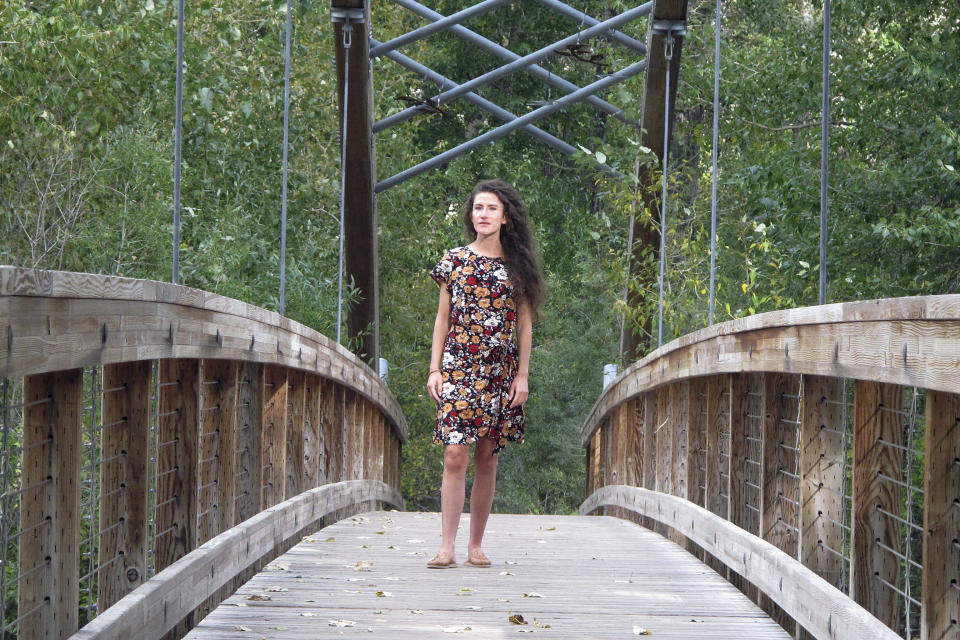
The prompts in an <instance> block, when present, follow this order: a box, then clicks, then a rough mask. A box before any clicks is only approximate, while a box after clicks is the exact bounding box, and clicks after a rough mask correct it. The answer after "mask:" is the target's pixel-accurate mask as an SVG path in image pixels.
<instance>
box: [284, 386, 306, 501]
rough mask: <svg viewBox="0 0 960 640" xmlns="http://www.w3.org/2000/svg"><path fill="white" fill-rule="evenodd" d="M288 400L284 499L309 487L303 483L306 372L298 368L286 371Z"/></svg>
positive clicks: (304, 470)
mask: <svg viewBox="0 0 960 640" xmlns="http://www.w3.org/2000/svg"><path fill="white" fill-rule="evenodd" d="M287 385H288V393H289V401H288V403H287V442H286V446H285V450H286V461H285V463H284V465H283V469H284V474H286V481H285V484H284V490H283V496H284V499H286V498H292V497H293V496H296V495H300V493H301V492H303V491H306V490H307V489H308V488H309V487H308V486H307V485H306V484H305V483H304V475H306V464H305V462H306V460H305V444H304V437H305V434H306V426H305V424H304V421H305V420H306V402H307V388H306V374H304V372H303V371H300V370H299V369H290V370H289V371H288V372H287Z"/></svg>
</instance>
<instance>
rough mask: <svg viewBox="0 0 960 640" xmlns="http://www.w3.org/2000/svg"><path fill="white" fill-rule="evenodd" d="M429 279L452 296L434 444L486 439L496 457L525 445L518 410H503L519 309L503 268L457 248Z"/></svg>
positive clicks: (515, 363) (514, 360)
mask: <svg viewBox="0 0 960 640" xmlns="http://www.w3.org/2000/svg"><path fill="white" fill-rule="evenodd" d="M430 275H431V277H432V278H433V279H434V280H436V282H437V284H438V285H440V286H441V287H445V288H446V289H447V291H449V292H450V331H449V333H448V334H447V337H446V339H445V340H444V343H443V358H442V360H441V363H440V372H441V374H442V376H443V388H442V390H441V394H440V398H441V402H440V404H439V405H438V406H437V424H436V427H435V428H434V432H433V440H434V442H437V443H440V444H471V443H474V442H477V441H478V440H480V439H481V438H490V439H492V440H494V442H496V448H495V449H494V453H498V452H499V451H500V450H501V449H503V447H504V446H505V445H506V444H507V442H523V407H522V406H518V407H514V408H512V409H511V408H510V407H509V404H510V385H511V384H512V383H513V378H514V376H515V375H516V373H517V366H518V350H517V345H516V342H515V341H514V335H513V334H514V330H515V328H516V324H517V323H516V317H517V309H516V303H515V301H514V297H513V283H512V282H511V281H510V276H509V274H508V272H507V267H506V264H504V262H503V260H501V259H500V258H492V257H488V256H483V255H480V254H478V253H476V252H475V251H473V250H472V249H470V248H469V247H457V248H455V249H451V250H449V251H447V253H446V254H445V255H444V256H443V258H442V259H441V260H440V262H438V263H437V266H436V267H434V268H433V271H432V272H431V273H430Z"/></svg>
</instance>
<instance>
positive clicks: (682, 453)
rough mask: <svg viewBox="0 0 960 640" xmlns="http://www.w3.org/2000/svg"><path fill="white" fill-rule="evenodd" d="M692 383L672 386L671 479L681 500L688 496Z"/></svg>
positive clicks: (686, 381) (673, 488) (673, 489)
mask: <svg viewBox="0 0 960 640" xmlns="http://www.w3.org/2000/svg"><path fill="white" fill-rule="evenodd" d="M689 395H690V381H689V380H682V381H680V382H676V383H674V384H672V385H670V424H669V425H668V426H669V427H670V477H671V483H672V487H671V493H672V494H673V495H675V496H679V497H681V498H686V497H687V496H688V495H689V494H688V487H687V472H688V469H689V467H690V459H689V439H690V421H689V416H688V415H687V405H688V398H689Z"/></svg>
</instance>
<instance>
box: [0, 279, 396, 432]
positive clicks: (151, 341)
mask: <svg viewBox="0 0 960 640" xmlns="http://www.w3.org/2000/svg"><path fill="white" fill-rule="evenodd" d="M0 316H3V317H5V318H4V319H5V321H6V322H5V324H6V325H7V326H6V334H5V335H4V336H2V339H0V377H16V376H24V375H33V374H38V373H46V372H49V371H58V370H64V369H72V368H76V367H83V366H90V365H93V364H101V365H102V364H114V363H119V362H133V361H142V360H148V359H158V358H218V359H230V360H238V361H244V362H258V363H275V364H281V365H284V366H287V367H291V368H294V369H299V370H302V371H306V372H310V373H316V374H318V375H320V376H323V377H325V378H333V379H336V380H338V381H339V382H341V383H342V384H343V385H345V386H346V387H347V388H349V389H352V390H354V391H356V392H357V393H360V394H361V395H363V396H364V397H366V398H367V399H368V400H370V401H371V402H373V403H374V404H375V405H376V406H377V408H379V409H380V411H381V412H382V413H383V414H384V415H386V416H387V417H388V418H389V419H390V422H391V424H392V425H393V428H394V431H395V432H396V434H397V437H399V438H400V440H401V442H405V441H406V438H407V423H406V420H405V418H404V417H403V412H402V411H401V410H400V405H399V403H398V402H397V399H396V398H395V397H394V396H393V394H392V393H391V392H390V389H389V387H387V385H386V383H384V382H383V380H381V379H380V376H379V375H378V374H377V373H376V372H375V371H374V370H373V369H371V368H370V367H369V366H368V365H367V363H365V362H364V361H363V360H361V359H360V358H358V357H357V356H356V355H354V354H353V353H352V352H350V351H349V350H348V349H346V348H345V347H343V346H341V345H339V344H337V342H336V341H334V340H331V339H330V338H328V337H326V336H325V335H323V334H321V333H320V332H318V331H316V330H314V329H311V328H310V327H307V326H305V325H302V324H300V323H299V322H296V321H295V320H291V319H290V318H286V317H284V316H281V315H280V314H279V313H276V312H274V311H269V310H267V309H263V308H261V307H257V306H255V305H252V304H248V303H246V302H242V301H240V300H235V299H233V298H228V297H226V296H221V295H218V294H215V293H210V292H208V291H203V290H200V289H192V288H190V287H185V286H182V285H175V284H170V283H168V282H158V281H155V280H140V279H135V278H124V277H119V276H102V275H94V274H89V273H74V272H69V271H47V270H40V269H24V268H21V267H12V266H3V265H0Z"/></svg>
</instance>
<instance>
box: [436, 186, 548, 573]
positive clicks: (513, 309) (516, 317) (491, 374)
mask: <svg viewBox="0 0 960 640" xmlns="http://www.w3.org/2000/svg"><path fill="white" fill-rule="evenodd" d="M463 222H464V226H465V228H466V234H467V237H468V239H470V240H472V242H470V244H468V245H466V246H463V247H457V248H455V249H451V250H449V251H447V253H446V255H444V257H443V258H442V259H441V260H440V262H439V263H438V264H437V266H436V267H434V269H433V271H432V272H431V274H430V275H431V276H432V277H433V279H434V280H436V281H437V284H438V285H440V305H439V307H438V309H437V318H436V321H435V323H434V326H433V350H432V353H431V358H430V376H429V378H428V380H427V389H428V391H429V392H430V395H431V397H432V398H433V399H434V400H436V401H437V403H438V407H437V424H436V427H435V428H434V435H433V439H434V441H435V442H437V443H440V444H443V445H444V458H443V482H442V484H441V489H440V493H441V495H440V510H441V522H442V536H443V537H442V541H441V544H440V551H439V552H438V553H437V555H436V556H435V557H434V558H433V559H432V560H430V561H429V562H428V563H427V566H428V567H430V568H432V569H446V568H451V567H455V566H457V562H456V553H455V549H454V544H455V540H456V536H457V528H458V527H459V524H460V514H461V512H462V511H463V502H464V497H465V493H466V492H465V483H466V471H467V465H468V463H469V449H470V447H469V445H471V444H475V445H476V446H475V449H474V457H473V459H474V478H473V490H472V491H471V493H470V539H469V542H468V543H467V564H468V565H470V566H474V567H488V566H490V560H489V559H488V558H487V556H486V555H485V554H484V553H483V548H482V543H483V532H484V530H485V529H486V526H487V518H488V517H489V515H490V509H491V507H492V506H493V493H494V489H495V488H496V484H497V455H496V454H497V453H499V452H500V450H501V449H503V447H504V446H505V445H506V444H507V442H522V441H523V403H524V402H526V400H527V394H528V385H527V380H528V377H529V372H530V344H531V336H532V331H533V320H534V319H535V317H536V316H537V314H538V311H539V308H540V302H541V298H542V290H543V281H542V277H541V275H540V265H539V259H538V257H537V253H536V248H535V245H534V240H533V234H532V233H531V231H530V220H529V216H528V215H527V210H526V208H525V207H524V206H523V203H522V202H521V201H520V196H519V194H518V193H517V191H516V190H515V189H514V188H513V187H511V186H510V185H509V184H507V183H506V182H504V181H503V180H485V181H483V182H479V183H477V185H476V186H475V187H474V188H473V193H472V194H471V195H470V199H469V200H468V201H467V204H466V206H465V207H464V211H463Z"/></svg>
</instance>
